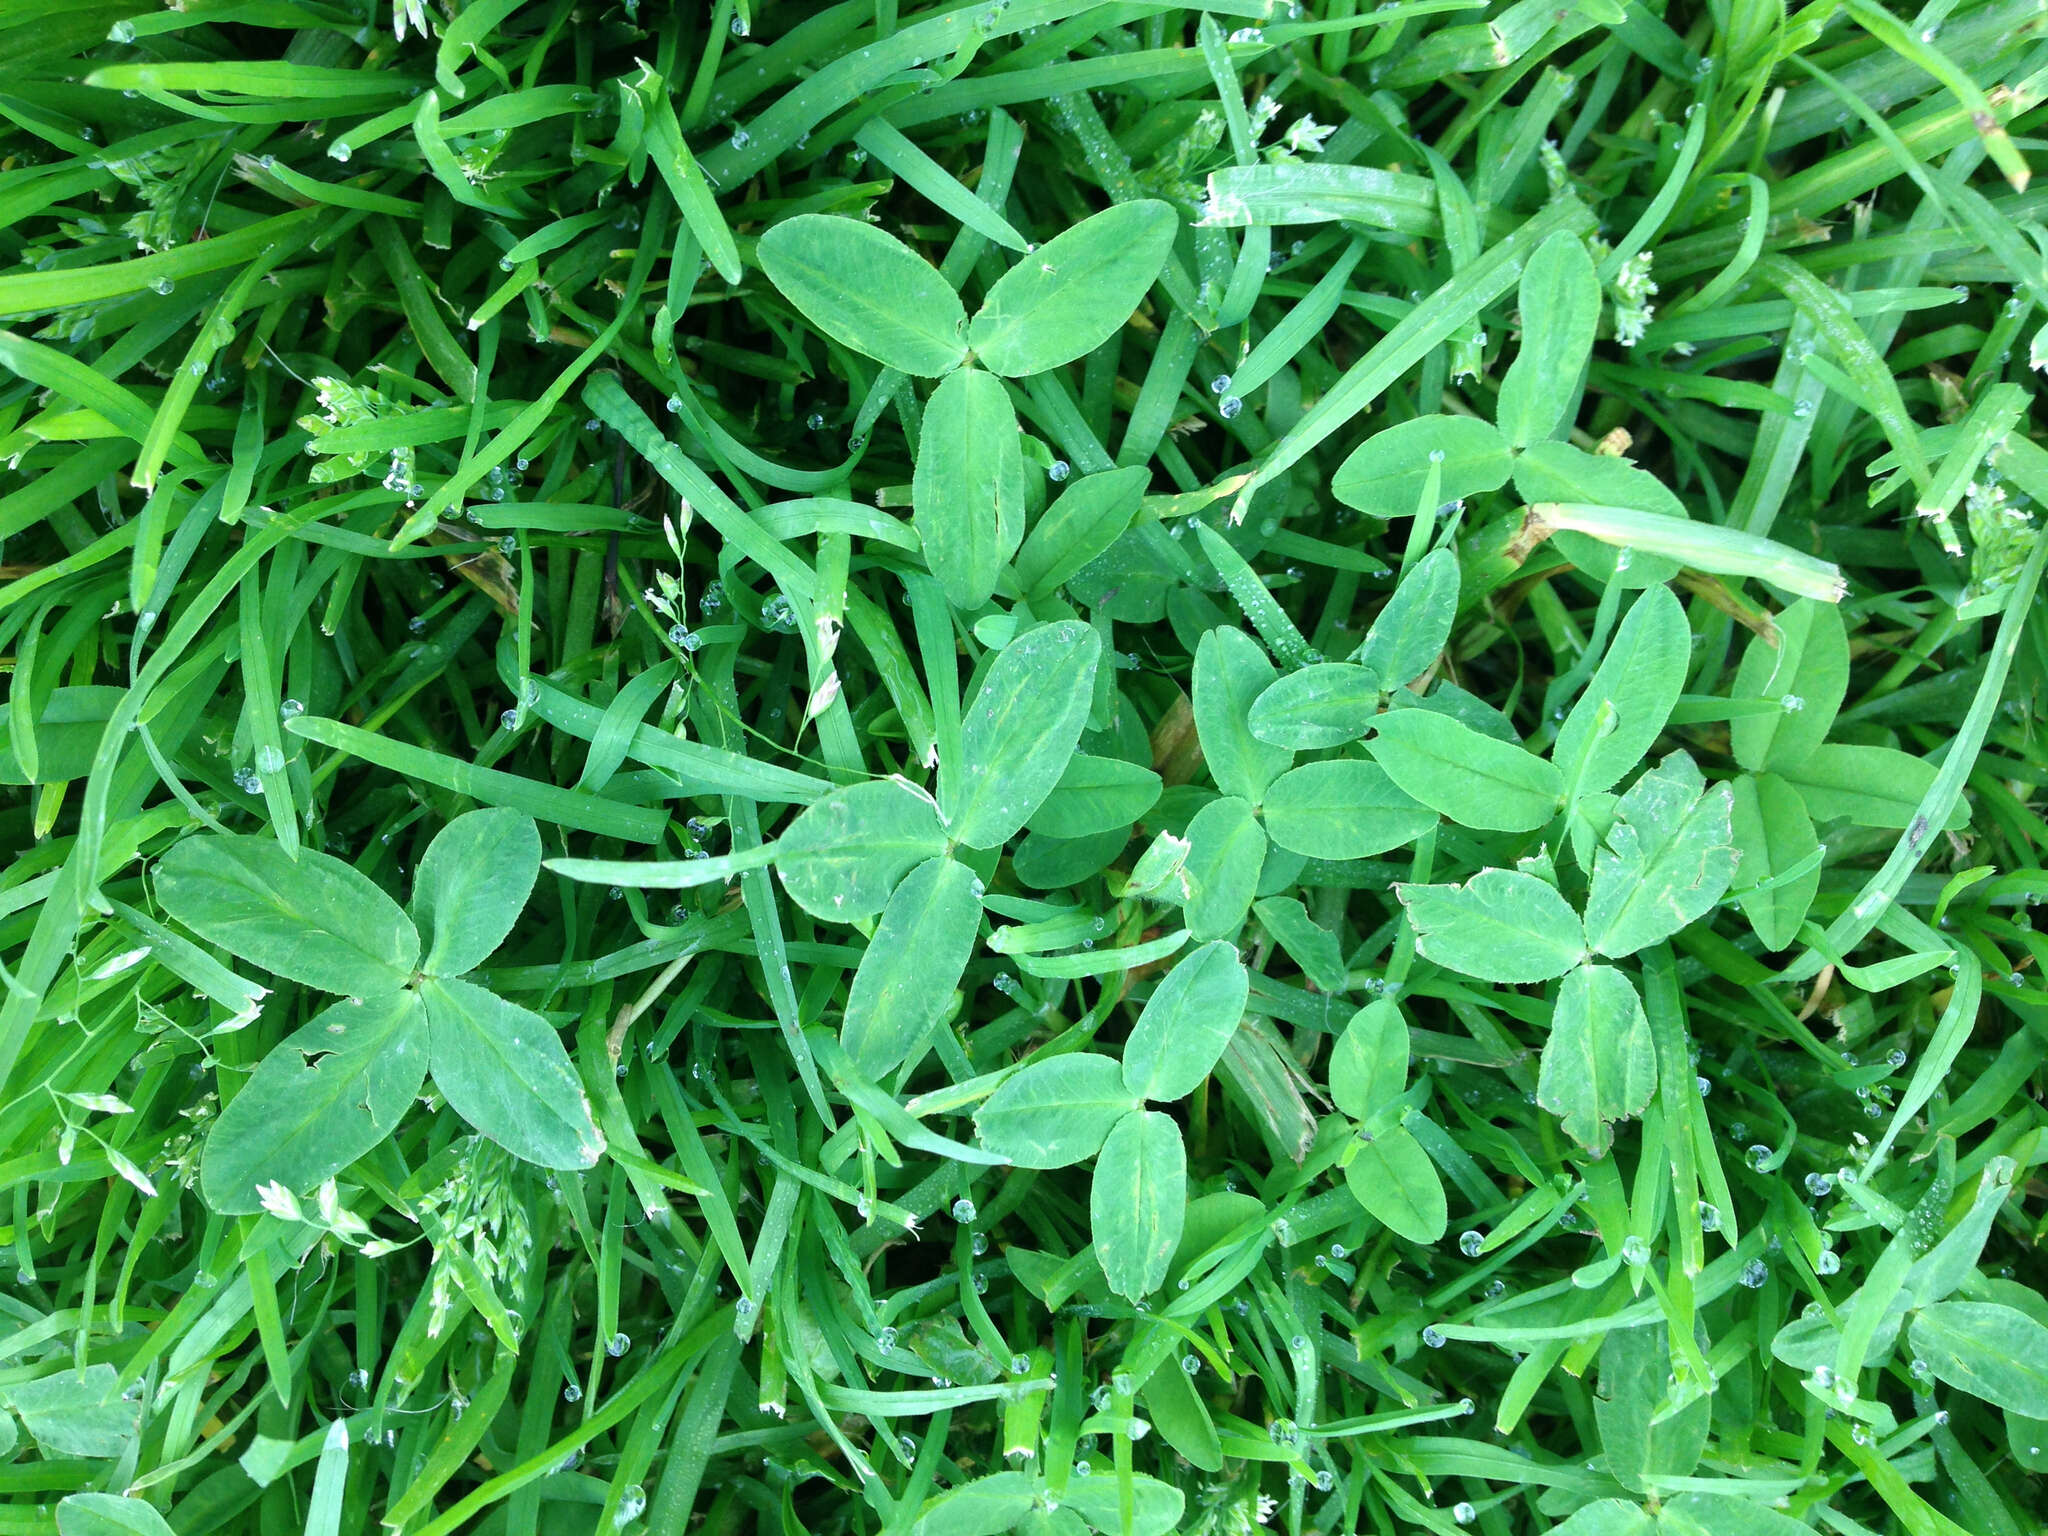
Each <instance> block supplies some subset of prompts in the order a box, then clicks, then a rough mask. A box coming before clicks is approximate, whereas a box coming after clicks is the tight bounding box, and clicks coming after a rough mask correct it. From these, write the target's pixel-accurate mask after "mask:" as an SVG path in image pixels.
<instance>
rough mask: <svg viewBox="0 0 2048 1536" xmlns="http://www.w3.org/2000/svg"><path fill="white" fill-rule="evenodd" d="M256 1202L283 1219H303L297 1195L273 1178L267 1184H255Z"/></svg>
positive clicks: (303, 1214)
mask: <svg viewBox="0 0 2048 1536" xmlns="http://www.w3.org/2000/svg"><path fill="white" fill-rule="evenodd" d="M256 1203H257V1204H258V1205H260V1206H262V1207H263V1209H264V1210H266V1211H268V1212H269V1213H270V1214H271V1215H273V1216H276V1217H278V1218H280V1219H281V1220H284V1221H304V1220H305V1219H306V1218H305V1213H304V1212H302V1211H301V1210H300V1209H299V1197H298V1196H297V1195H294V1194H293V1193H292V1192H291V1191H290V1190H288V1189H286V1188H285V1187H284V1186H283V1185H282V1184H280V1183H278V1182H277V1181H276V1180H275V1179H273V1180H271V1181H270V1182H269V1183H268V1184H258V1185H257V1186H256Z"/></svg>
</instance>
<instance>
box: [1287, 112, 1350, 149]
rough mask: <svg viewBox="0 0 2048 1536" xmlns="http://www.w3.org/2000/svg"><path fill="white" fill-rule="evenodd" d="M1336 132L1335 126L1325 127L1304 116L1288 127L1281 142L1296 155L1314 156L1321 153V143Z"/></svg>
mask: <svg viewBox="0 0 2048 1536" xmlns="http://www.w3.org/2000/svg"><path fill="white" fill-rule="evenodd" d="M1336 131H1337V126H1336V124H1334V123H1332V124H1330V125H1328V126H1327V127H1326V126H1325V125H1323V124H1322V123H1319V122H1317V121H1316V120H1315V119H1314V118H1313V117H1309V116H1307V115H1305V114H1304V115H1303V116H1301V117H1298V118H1296V119H1295V120H1294V122H1293V123H1292V124H1291V125H1290V126H1289V127H1288V129H1287V132H1286V133H1285V134H1283V135H1282V136H1281V142H1282V143H1284V144H1285V145H1286V146H1287V147H1288V148H1289V149H1291V150H1293V151H1294V153H1296V154H1297V155H1316V154H1321V153H1322V149H1323V141H1324V140H1326V139H1328V138H1329V136H1330V135H1331V134H1333V133H1335V132H1336Z"/></svg>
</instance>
